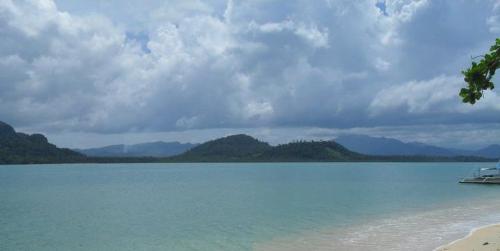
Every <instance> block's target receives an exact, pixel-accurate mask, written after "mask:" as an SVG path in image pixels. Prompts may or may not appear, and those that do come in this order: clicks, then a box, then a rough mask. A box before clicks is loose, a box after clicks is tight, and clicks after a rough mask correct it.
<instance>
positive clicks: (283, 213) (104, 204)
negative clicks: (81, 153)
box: [0, 163, 500, 251]
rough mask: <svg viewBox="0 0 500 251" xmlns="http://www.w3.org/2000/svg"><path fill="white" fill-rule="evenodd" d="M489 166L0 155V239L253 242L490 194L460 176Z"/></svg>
mask: <svg viewBox="0 0 500 251" xmlns="http://www.w3.org/2000/svg"><path fill="white" fill-rule="evenodd" d="M491 165H494V164H491V163H480V164H478V163H293V164H289V163H273V164H265V163H262V164H261V163H259V164H254V163H247V164H112V165H111V164H110V165H96V164H81V165H29V166H0V250H180V251H183V250H204V251H205V250H208V251H210V250H253V249H256V247H258V246H260V245H261V244H265V243H270V242H272V241H273V240H276V239H279V238H286V237H287V236H297V235H301V234H302V233H308V232H314V231H316V230H317V229H346V228H353V227H355V226H362V225H363V224H366V222H371V221H376V220H381V219H391V218H395V217H405V216H408V215H416V214H419V213H424V212H429V211H432V210H439V209H442V208H451V207H456V206H457V205H460V204H461V203H462V202H463V201H472V200H478V201H480V200H485V199H487V198H499V195H500V186H480V185H460V184H457V181H458V180H459V179H460V178H461V177H463V176H466V175H468V174H470V171H471V170H472V169H473V168H477V167H489V166H491ZM417 227H418V226H417ZM344 234H345V233H344Z"/></svg>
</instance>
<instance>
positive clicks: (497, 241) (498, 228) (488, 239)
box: [436, 224, 500, 251]
mask: <svg viewBox="0 0 500 251" xmlns="http://www.w3.org/2000/svg"><path fill="white" fill-rule="evenodd" d="M445 250H447V251H470V250H474V251H490V250H491V251H497V250H500V224H496V225H489V226H485V227H481V228H478V229H475V230H473V231H471V233H470V234H469V235H467V236H466V237H464V238H462V239H459V240H456V241H454V242H452V243H450V244H448V245H445V246H442V247H439V248H437V249H436V251H445Z"/></svg>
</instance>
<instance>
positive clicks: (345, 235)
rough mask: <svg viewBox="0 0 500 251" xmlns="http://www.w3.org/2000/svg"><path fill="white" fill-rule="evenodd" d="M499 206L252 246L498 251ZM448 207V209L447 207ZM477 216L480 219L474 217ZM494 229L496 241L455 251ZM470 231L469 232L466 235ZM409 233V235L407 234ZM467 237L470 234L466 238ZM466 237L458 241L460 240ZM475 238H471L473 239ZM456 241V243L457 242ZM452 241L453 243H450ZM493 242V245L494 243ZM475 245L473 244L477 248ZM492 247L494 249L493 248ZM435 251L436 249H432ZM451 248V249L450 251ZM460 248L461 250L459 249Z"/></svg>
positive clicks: (265, 249) (267, 249) (287, 250)
mask: <svg viewBox="0 0 500 251" xmlns="http://www.w3.org/2000/svg"><path fill="white" fill-rule="evenodd" d="M499 205H500V203H498V202H495V203H492V204H488V205H481V206H478V204H477V201H474V202H470V203H467V204H466V205H461V206H456V205H455V206H453V207H446V205H441V206H440V208H439V209H435V210H430V211H423V212H418V213H407V214H405V215H399V216H395V217H390V218H384V219H375V220H374V221H371V222H366V223H363V224H359V225H358V224H355V225H351V226H343V227H342V226H341V227H333V228H332V227H325V228H323V229H315V230H310V231H306V232H303V233H299V234H296V235H293V236H288V237H282V238H277V239H273V240H271V241H269V242H266V243H259V244H258V245H256V246H255V248H254V250H256V251H301V250H316V251H323V250H324V251H326V250H374V251H387V250H391V251H392V250H393V251H397V250H422V251H424V250H434V251H445V250H446V251H462V250H464V251H465V250H466V251H471V250H476V251H478V250H488V251H489V250H492V251H497V250H500V249H498V248H500V246H497V245H498V244H500V224H495V225H490V224H491V223H492V222H500V214H498V213H494V212H496V209H497V208H498V206H499ZM450 206H451V205H450ZM478 215H481V216H482V217H479V218H478V217H477V216H478ZM491 227H496V229H495V232H494V233H497V234H498V235H497V239H496V240H497V241H492V240H490V239H491V237H490V235H488V240H486V241H487V242H488V243H489V244H488V245H486V246H484V248H483V246H482V244H483V243H484V242H480V245H476V246H477V247H480V248H475V247H476V246H473V247H472V248H468V247H469V246H464V248H457V247H459V246H456V245H458V244H460V245H461V241H462V240H463V239H464V240H465V239H467V240H466V241H467V242H469V239H468V237H469V235H470V236H476V233H478V231H479V233H481V235H480V236H481V238H482V236H484V235H483V234H482V231H483V230H482V229H488V233H489V229H490V228H491ZM471 229H473V230H472V232H471V231H470V230H471ZM409 233H411V234H409ZM467 233H470V234H469V235H467ZM465 235H467V237H465V238H463V239H459V238H461V237H463V236H465ZM474 238H475V237H474ZM457 239H458V240H457ZM453 240H455V241H453ZM494 242H495V243H494ZM477 243H479V242H477V241H476V242H475V244H477ZM493 244H495V245H493ZM436 247H438V248H436ZM451 247H453V248H451ZM460 247H462V246H460Z"/></svg>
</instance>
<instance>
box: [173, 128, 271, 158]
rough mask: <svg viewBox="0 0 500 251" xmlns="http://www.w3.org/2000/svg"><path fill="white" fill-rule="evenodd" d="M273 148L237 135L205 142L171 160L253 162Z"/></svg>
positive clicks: (250, 138) (248, 137)
mask: <svg viewBox="0 0 500 251" xmlns="http://www.w3.org/2000/svg"><path fill="white" fill-rule="evenodd" d="M271 148H272V147H271V146H270V145H269V144H268V143H265V142H261V141H259V140H257V139H255V138H252V137H250V136H248V135H245V134H237V135H231V136H227V137H224V138H220V139H215V140H211V141H208V142H205V143H203V144H201V145H198V146H196V147H194V148H192V149H190V150H188V151H187V152H185V153H183V154H180V155H178V156H174V157H172V158H170V159H169V160H171V161H187V162H230V161H251V160H253V159H255V158H256V157H258V156H259V155H260V154H262V153H263V152H265V151H267V150H269V149H271Z"/></svg>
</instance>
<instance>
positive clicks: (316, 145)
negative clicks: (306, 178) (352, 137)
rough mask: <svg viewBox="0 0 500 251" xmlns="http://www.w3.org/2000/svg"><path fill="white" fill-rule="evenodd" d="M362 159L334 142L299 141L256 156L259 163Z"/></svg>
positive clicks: (361, 156) (357, 154)
mask: <svg viewBox="0 0 500 251" xmlns="http://www.w3.org/2000/svg"><path fill="white" fill-rule="evenodd" d="M361 158H363V155H362V154H359V153H355V152H352V151H350V150H348V149H347V148H345V147H343V146H342V145H340V144H338V143H336V142H334V141H299V142H292V143H288V144H283V145H278V146H275V147H272V148H270V149H268V150H267V151H265V152H263V153H262V154H260V155H259V156H258V159H259V160H261V161H283V162H287V161H352V160H356V159H361Z"/></svg>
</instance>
